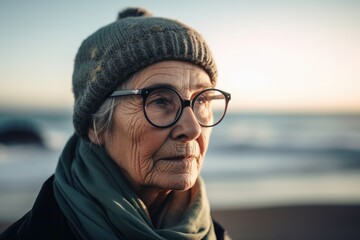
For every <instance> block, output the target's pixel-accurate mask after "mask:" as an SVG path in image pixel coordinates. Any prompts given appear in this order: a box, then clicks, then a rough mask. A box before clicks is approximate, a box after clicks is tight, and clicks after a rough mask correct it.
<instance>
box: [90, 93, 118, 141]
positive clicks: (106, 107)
mask: <svg viewBox="0 0 360 240" xmlns="http://www.w3.org/2000/svg"><path fill="white" fill-rule="evenodd" d="M119 102H120V99H119V98H108V99H106V100H105V102H104V103H103V104H102V105H101V106H100V108H99V109H98V110H97V111H96V112H95V113H94V114H92V119H91V126H92V128H93V131H94V137H95V139H94V140H96V141H97V143H98V144H100V139H99V137H100V138H104V136H106V135H109V134H110V131H111V128H112V121H113V115H114V110H115V107H116V105H117V104H118V103H119Z"/></svg>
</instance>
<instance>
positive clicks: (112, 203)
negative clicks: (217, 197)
mask: <svg viewBox="0 0 360 240" xmlns="http://www.w3.org/2000/svg"><path fill="white" fill-rule="evenodd" d="M188 191H192V192H191V193H192V194H191V200H190V204H189V205H188V206H187V207H186V210H185V211H184V212H183V213H182V215H181V217H180V218H179V220H178V221H176V223H173V222H172V223H169V222H166V221H167V220H169V219H171V212H176V209H175V211H171V209H170V210H169V209H167V210H166V211H165V210H164V212H163V213H162V214H161V215H162V218H163V220H161V221H160V222H163V223H162V224H161V225H160V226H158V227H155V226H154V225H153V223H152V221H151V219H150V217H149V216H150V215H149V213H148V211H147V209H146V206H145V204H144V203H143V202H142V201H141V199H139V198H138V196H137V195H136V194H135V192H134V191H133V190H132V189H131V188H130V187H129V185H128V184H127V182H126V180H125V179H124V177H123V176H122V174H121V171H120V169H119V167H118V166H117V165H116V163H115V162H114V161H113V160H112V159H111V158H110V157H109V156H108V155H107V154H106V152H105V149H104V148H103V147H101V146H99V145H96V144H90V143H88V142H86V141H84V140H83V139H81V138H79V137H78V136H77V135H76V134H74V135H73V136H72V137H71V138H70V139H69V141H68V143H67V144H66V146H65V148H64V150H63V152H62V154H61V156H60V160H59V163H58V166H57V168H56V171H55V181H54V194H55V198H56V201H57V202H58V204H59V206H60V208H61V210H62V212H63V213H64V215H65V216H66V218H67V219H68V221H69V222H70V225H71V227H72V228H73V231H74V232H75V234H76V235H77V237H78V238H79V239H216V237H215V232H214V227H213V223H212V219H211V216H210V206H209V202H208V200H207V196H206V192H205V186H204V184H203V181H202V179H201V178H200V177H199V178H198V180H197V182H196V184H195V185H194V187H193V188H192V189H190V190H188ZM176 194H182V193H181V192H176V193H175V194H174V195H175V196H176ZM167 201H168V203H167V204H166V206H167V208H171V207H175V208H176V205H177V203H176V197H174V198H171V197H169V198H168V200H167ZM167 215H168V216H167ZM170 222H171V221H170Z"/></svg>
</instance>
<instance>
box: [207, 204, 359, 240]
mask: <svg viewBox="0 0 360 240" xmlns="http://www.w3.org/2000/svg"><path fill="white" fill-rule="evenodd" d="M213 217H214V218H215V219H216V220H217V221H218V222H220V223H221V224H222V225H223V226H224V227H225V228H226V229H227V231H228V233H229V235H230V237H232V239H234V240H236V239H252V240H255V239H267V240H268V239H270V240H272V239H274V240H275V239H284V240H285V239H286V240H297V239H299V240H300V239H301V240H312V239H314V240H322V239H324V240H325V239H326V240H330V239H339V240H352V239H358V240H359V239H360V205H349V206H348V205H343V206H339V205H326V206H324V205H308V206H287V207H285V206H284V207H268V208H253V209H237V210H221V211H213Z"/></svg>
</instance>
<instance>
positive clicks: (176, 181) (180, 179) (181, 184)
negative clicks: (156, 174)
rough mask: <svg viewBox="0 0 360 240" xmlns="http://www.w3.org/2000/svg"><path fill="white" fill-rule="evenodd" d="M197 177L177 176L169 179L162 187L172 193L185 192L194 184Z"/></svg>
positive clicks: (188, 175) (186, 174)
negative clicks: (172, 191)
mask: <svg viewBox="0 0 360 240" xmlns="http://www.w3.org/2000/svg"><path fill="white" fill-rule="evenodd" d="M197 177H198V175H197V174H196V175H195V174H189V173H183V174H177V175H173V176H171V177H169V178H168V179H167V180H166V181H165V182H164V185H165V186H167V187H166V188H167V189H170V190H174V191H186V190H188V189H190V188H192V187H193V186H194V184H195V182H196V179H197Z"/></svg>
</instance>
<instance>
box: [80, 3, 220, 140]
mask: <svg viewBox="0 0 360 240" xmlns="http://www.w3.org/2000/svg"><path fill="white" fill-rule="evenodd" d="M164 60H180V61H187V62H191V63H193V64H196V65H198V66H200V67H202V68H203V69H204V70H205V71H206V72H207V73H208V74H209V76H210V78H211V80H212V81H213V82H216V80H217V69H216V65H215V61H214V59H213V57H212V54H211V51H210V49H209V47H208V45H207V44H206V43H205V40H204V39H203V38H202V37H201V35H200V34H199V33H198V32H196V31H195V30H194V29H192V28H190V27H188V26H186V25H184V24H182V23H180V22H178V21H175V20H171V19H166V18H159V17H153V16H151V14H150V13H149V12H147V11H146V10H144V9H140V8H128V9H125V10H124V11H122V12H120V13H119V16H118V19H117V21H115V22H114V23H111V24H109V25H107V26H104V27H102V28H100V29H99V30H98V31H96V32H95V33H94V34H92V35H90V36H89V37H88V38H87V39H85V40H84V41H83V43H82V44H81V46H80V48H79V51H78V53H77V55H76V58H75V66H74V73H73V92H74V95H75V106H74V115H73V123H74V127H75V131H76V133H77V134H78V135H80V136H81V137H84V138H87V132H88V129H89V127H90V124H91V119H92V114H94V113H95V112H96V111H97V109H98V108H99V107H100V106H101V105H102V103H103V102H104V101H105V100H106V99H107V98H108V97H109V96H110V95H111V93H112V92H113V91H114V90H116V88H117V87H118V86H119V85H120V84H121V83H123V82H124V81H126V80H127V79H129V78H130V76H131V75H132V74H134V73H135V72H137V71H139V70H141V69H142V68H144V67H146V66H149V65H151V64H154V63H157V62H160V61H164Z"/></svg>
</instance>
